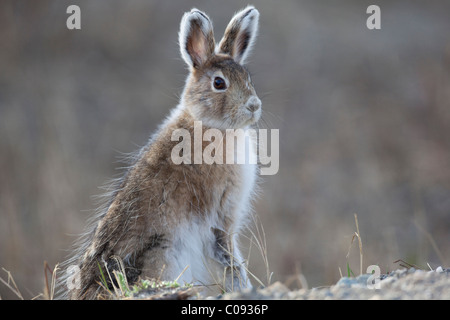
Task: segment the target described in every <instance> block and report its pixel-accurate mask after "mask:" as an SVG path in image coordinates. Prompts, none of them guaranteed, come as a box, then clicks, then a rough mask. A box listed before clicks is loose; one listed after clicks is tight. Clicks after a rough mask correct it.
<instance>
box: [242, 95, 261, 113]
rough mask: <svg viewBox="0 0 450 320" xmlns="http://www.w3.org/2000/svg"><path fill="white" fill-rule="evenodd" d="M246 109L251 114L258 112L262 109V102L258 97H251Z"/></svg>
mask: <svg viewBox="0 0 450 320" xmlns="http://www.w3.org/2000/svg"><path fill="white" fill-rule="evenodd" d="M245 107H246V108H247V110H248V111H250V112H255V111H258V109H259V108H261V100H259V98H258V97H255V96H253V97H251V98H250V99H248V101H247V103H246V104H245Z"/></svg>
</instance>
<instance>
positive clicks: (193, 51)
mask: <svg viewBox="0 0 450 320" xmlns="http://www.w3.org/2000/svg"><path fill="white" fill-rule="evenodd" d="M178 38H179V43H180V52H181V56H182V57H183V59H184V61H186V63H187V64H188V65H189V66H191V67H193V68H199V67H201V66H202V65H203V63H205V61H206V60H208V58H209V57H211V56H212V55H213V54H214V50H215V46H216V44H215V41H214V34H213V28H212V24H211V21H210V20H209V18H208V16H207V15H206V14H205V13H203V12H201V11H200V10H197V9H192V10H191V11H190V12H186V13H185V14H184V16H183V18H182V19H181V24H180V33H179V34H178Z"/></svg>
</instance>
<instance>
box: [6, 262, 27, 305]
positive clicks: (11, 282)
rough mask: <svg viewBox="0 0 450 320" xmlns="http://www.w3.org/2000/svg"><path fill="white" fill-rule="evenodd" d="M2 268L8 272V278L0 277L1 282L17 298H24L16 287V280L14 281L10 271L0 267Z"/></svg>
mask: <svg viewBox="0 0 450 320" xmlns="http://www.w3.org/2000/svg"><path fill="white" fill-rule="evenodd" d="M2 270H3V271H5V272H6V273H7V274H8V280H7V281H5V280H4V279H3V278H1V277H0V282H2V283H3V284H4V285H5V286H7V287H8V288H9V289H10V290H11V291H12V292H13V293H14V294H15V295H16V296H17V297H18V298H19V299H21V300H24V299H23V296H22V294H21V293H20V291H19V289H18V288H17V285H16V282H15V281H14V278H13V277H12V275H11V272H9V271H8V270H6V269H5V268H2Z"/></svg>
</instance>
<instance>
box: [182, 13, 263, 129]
mask: <svg viewBox="0 0 450 320" xmlns="http://www.w3.org/2000/svg"><path fill="white" fill-rule="evenodd" d="M258 18H259V12H258V10H256V9H255V8H254V7H251V6H249V7H247V8H245V9H244V10H242V11H240V12H238V13H237V14H235V16H234V17H233V18H232V19H231V21H230V23H229V24H228V26H227V28H226V30H225V34H224V36H223V38H222V40H221V41H220V42H219V44H218V45H216V43H215V40H214V34H213V27H212V24H211V21H210V19H209V18H208V16H207V15H206V14H205V13H203V12H201V11H199V10H197V9H192V10H191V11H190V12H187V13H185V14H184V16H183V19H182V20H181V26H180V33H179V42H180V51H181V56H182V57H183V59H184V61H186V63H187V64H188V65H189V69H190V74H189V77H188V79H187V82H186V87H185V89H184V92H183V96H182V103H183V104H184V105H185V106H186V107H187V108H188V109H189V110H190V112H191V114H192V115H193V116H194V118H195V120H200V121H202V122H203V124H204V125H206V126H209V127H214V128H218V129H228V128H233V129H237V128H243V127H246V126H248V125H251V124H253V123H255V122H257V121H258V120H259V118H260V116H261V100H259V98H258V96H257V95H256V92H255V89H254V87H253V83H252V80H251V78H250V75H249V73H248V71H247V69H246V68H245V67H244V66H243V65H244V62H245V59H246V58H247V56H248V53H249V51H250V49H251V47H252V44H253V42H254V40H255V38H256V33H257V30H258Z"/></svg>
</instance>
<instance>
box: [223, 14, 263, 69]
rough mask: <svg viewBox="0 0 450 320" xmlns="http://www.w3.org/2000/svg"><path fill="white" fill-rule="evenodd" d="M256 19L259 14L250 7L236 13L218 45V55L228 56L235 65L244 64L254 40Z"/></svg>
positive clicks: (256, 26) (256, 29) (256, 28)
mask: <svg viewBox="0 0 450 320" xmlns="http://www.w3.org/2000/svg"><path fill="white" fill-rule="evenodd" d="M258 19H259V12H258V10H256V9H255V8H254V7H252V6H248V7H247V8H245V9H244V10H242V11H240V12H238V13H236V14H235V15H234V17H233V18H232V19H231V21H230V23H229V24H228V26H227V28H226V30H225V34H224V36H223V38H222V40H221V41H220V43H219V53H225V54H228V55H230V56H231V57H232V58H233V59H234V60H235V61H236V62H237V63H239V64H244V62H245V59H246V58H247V56H248V53H249V51H250V49H251V47H252V45H253V43H254V41H255V39H256V34H257V32H258Z"/></svg>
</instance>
